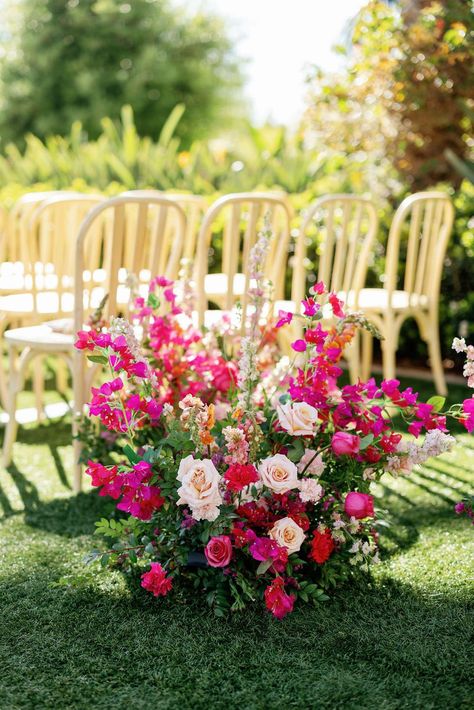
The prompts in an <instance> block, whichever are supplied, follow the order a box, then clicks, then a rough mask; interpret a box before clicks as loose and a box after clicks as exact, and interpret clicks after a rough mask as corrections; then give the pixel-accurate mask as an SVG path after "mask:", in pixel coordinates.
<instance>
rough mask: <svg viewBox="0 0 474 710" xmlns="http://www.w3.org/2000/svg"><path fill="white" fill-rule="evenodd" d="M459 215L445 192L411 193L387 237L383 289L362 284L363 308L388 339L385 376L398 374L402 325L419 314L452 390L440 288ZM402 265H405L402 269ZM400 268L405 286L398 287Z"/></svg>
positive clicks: (436, 365)
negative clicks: (444, 349) (442, 332)
mask: <svg viewBox="0 0 474 710" xmlns="http://www.w3.org/2000/svg"><path fill="white" fill-rule="evenodd" d="M453 219H454V207H453V204H452V202H451V200H450V199H449V197H448V196H447V195H446V194H444V193H442V192H419V193H415V194H413V195H410V196H409V197H407V198H406V199H405V200H403V202H402V203H401V205H400V206H399V207H398V209H397V211H396V212H395V215H394V218H393V221H392V224H391V226H390V232H389V236H388V242H387V258H386V271H385V276H384V287H383V288H368V289H362V290H361V291H360V293H359V307H360V309H361V310H363V311H364V313H365V314H366V315H367V316H368V317H369V319H370V320H371V321H372V322H373V323H374V324H375V325H376V326H377V327H378V329H379V330H380V332H381V333H382V336H383V337H384V340H382V343H381V345H382V357H383V376H384V378H385V379H391V378H393V377H395V374H396V352H397V349H398V340H399V335H400V328H401V326H402V324H403V323H404V321H405V320H406V319H407V318H410V317H413V318H414V319H415V321H416V323H417V325H418V327H419V330H420V335H421V337H422V339H423V340H424V341H425V342H426V344H427V346H428V353H429V358H430V364H431V370H432V373H433V379H434V382H435V386H436V390H437V392H438V393H439V394H443V395H446V394H447V389H446V382H445V378H444V371H443V364H442V360H441V351H440V343H439V324H438V309H439V292H440V286H441V276H442V270H443V262H444V258H445V254H446V249H447V246H448V241H449V237H450V234H451V229H452V225H453ZM400 266H402V268H401V269H400ZM400 271H403V272H404V278H403V287H402V288H401V289H399V288H397V286H398V283H399V275H400ZM365 345H366V347H365V353H364V366H363V375H364V377H368V376H369V373H370V366H371V361H372V347H371V346H372V342H371V338H370V337H369V336H367V338H366V343H365Z"/></svg>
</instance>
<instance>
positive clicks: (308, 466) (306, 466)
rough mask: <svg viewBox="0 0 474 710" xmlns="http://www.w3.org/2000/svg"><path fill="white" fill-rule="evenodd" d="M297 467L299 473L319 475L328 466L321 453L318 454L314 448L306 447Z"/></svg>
mask: <svg viewBox="0 0 474 710" xmlns="http://www.w3.org/2000/svg"><path fill="white" fill-rule="evenodd" d="M297 468H298V472H299V473H306V475H307V476H318V477H319V476H320V475H321V474H322V472H323V471H324V469H325V468H326V464H325V463H324V461H323V457H322V455H321V454H316V451H313V449H305V450H304V454H303V456H302V457H301V458H300V460H299V463H298V466H297Z"/></svg>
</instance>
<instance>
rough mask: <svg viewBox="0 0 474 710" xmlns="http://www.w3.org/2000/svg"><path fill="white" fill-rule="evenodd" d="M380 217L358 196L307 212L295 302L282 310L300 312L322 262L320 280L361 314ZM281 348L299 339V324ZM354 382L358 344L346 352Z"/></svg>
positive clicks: (285, 332)
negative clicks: (313, 250) (310, 255)
mask: <svg viewBox="0 0 474 710" xmlns="http://www.w3.org/2000/svg"><path fill="white" fill-rule="evenodd" d="M377 229H378V216H377V210H376V207H375V205H374V203H373V202H372V201H371V200H369V199H367V198H365V197H360V196H358V195H346V194H336V195H328V196H324V197H320V198H319V199H317V200H316V201H315V202H314V203H313V204H312V205H311V206H310V207H309V209H308V210H307V212H306V214H305V215H304V217H303V220H302V224H301V228H300V230H299V233H298V236H297V239H296V247H295V255H294V259H293V277H292V289H291V291H292V293H291V301H289V302H288V301H286V302H278V303H277V307H278V308H282V309H283V310H289V311H291V312H296V310H298V311H301V306H300V304H301V301H302V299H303V298H305V296H306V295H307V292H308V288H309V286H311V283H308V275H309V274H310V273H311V272H312V268H311V267H312V264H313V263H314V261H317V262H318V266H317V279H318V281H324V283H325V284H326V287H327V288H328V289H330V290H331V291H334V292H335V293H337V295H338V296H339V297H340V298H342V299H344V301H345V302H347V304H348V307H349V308H350V310H358V308H359V293H360V291H361V290H362V289H363V287H364V285H365V280H366V275H367V269H368V266H369V263H370V260H371V258H372V249H373V244H374V239H375V237H376V234H377ZM314 243H316V252H317V253H316V259H314V260H313V261H310V260H309V259H308V247H309V246H310V245H312V244H314ZM281 336H282V337H283V338H284V340H283V342H282V345H283V347H284V349H285V350H287V351H289V344H290V342H291V341H292V340H294V339H295V338H298V337H300V336H301V324H300V322H299V321H298V320H294V321H293V322H292V327H290V328H288V327H287V328H284V329H282V332H281ZM344 355H345V357H346V359H347V361H348V366H349V371H350V376H351V380H352V381H357V378H358V377H359V376H360V365H359V359H360V358H359V348H358V341H357V339H356V341H355V342H354V344H353V345H352V346H351V347H349V348H347V349H346V352H345V353H344Z"/></svg>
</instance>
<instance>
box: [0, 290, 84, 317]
mask: <svg viewBox="0 0 474 710" xmlns="http://www.w3.org/2000/svg"><path fill="white" fill-rule="evenodd" d="M60 300H61V302H60ZM73 307H74V296H73V295H72V293H64V294H62V297H61V299H59V296H58V294H57V293H55V292H54V291H52V292H49V291H45V292H43V293H38V294H37V295H36V303H35V299H34V297H33V294H31V293H18V294H16V293H15V294H10V295H9V296H2V297H1V298H0V313H1V312H2V311H6V312H8V313H18V314H24V313H26V314H28V313H31V314H33V315H34V314H38V315H48V314H51V315H55V314H56V313H59V312H62V313H72V310H73Z"/></svg>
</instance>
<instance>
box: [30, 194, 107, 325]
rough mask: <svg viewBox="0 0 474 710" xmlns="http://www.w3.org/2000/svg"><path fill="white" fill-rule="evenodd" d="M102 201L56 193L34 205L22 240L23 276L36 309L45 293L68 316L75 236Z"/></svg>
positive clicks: (92, 196) (71, 296)
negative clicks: (49, 293)
mask: <svg viewBox="0 0 474 710" xmlns="http://www.w3.org/2000/svg"><path fill="white" fill-rule="evenodd" d="M104 200H105V198H104V197H102V196H101V195H85V194H84V195H82V194H79V193H57V194H56V195H54V196H50V197H48V199H45V200H42V201H41V202H39V204H38V203H36V207H35V209H34V210H33V211H32V212H31V213H30V214H29V219H28V222H27V227H26V233H25V234H24V235H23V232H22V237H24V239H25V245H26V252H27V254H28V257H27V261H26V262H25V267H26V273H27V274H28V276H29V280H30V281H31V291H32V293H33V296H34V298H35V301H36V307H38V306H39V303H38V299H40V300H41V299H44V294H45V293H48V292H54V293H55V294H57V296H58V311H59V312H61V311H65V312H71V306H72V298H73V283H74V246H75V240H76V236H77V232H78V231H79V227H80V226H81V224H82V222H83V220H84V218H85V216H86V215H87V214H88V213H89V212H90V210H91V209H92V208H94V207H95V206H96V205H97V204H100V203H101V202H103V201H104ZM65 301H66V302H65Z"/></svg>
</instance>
